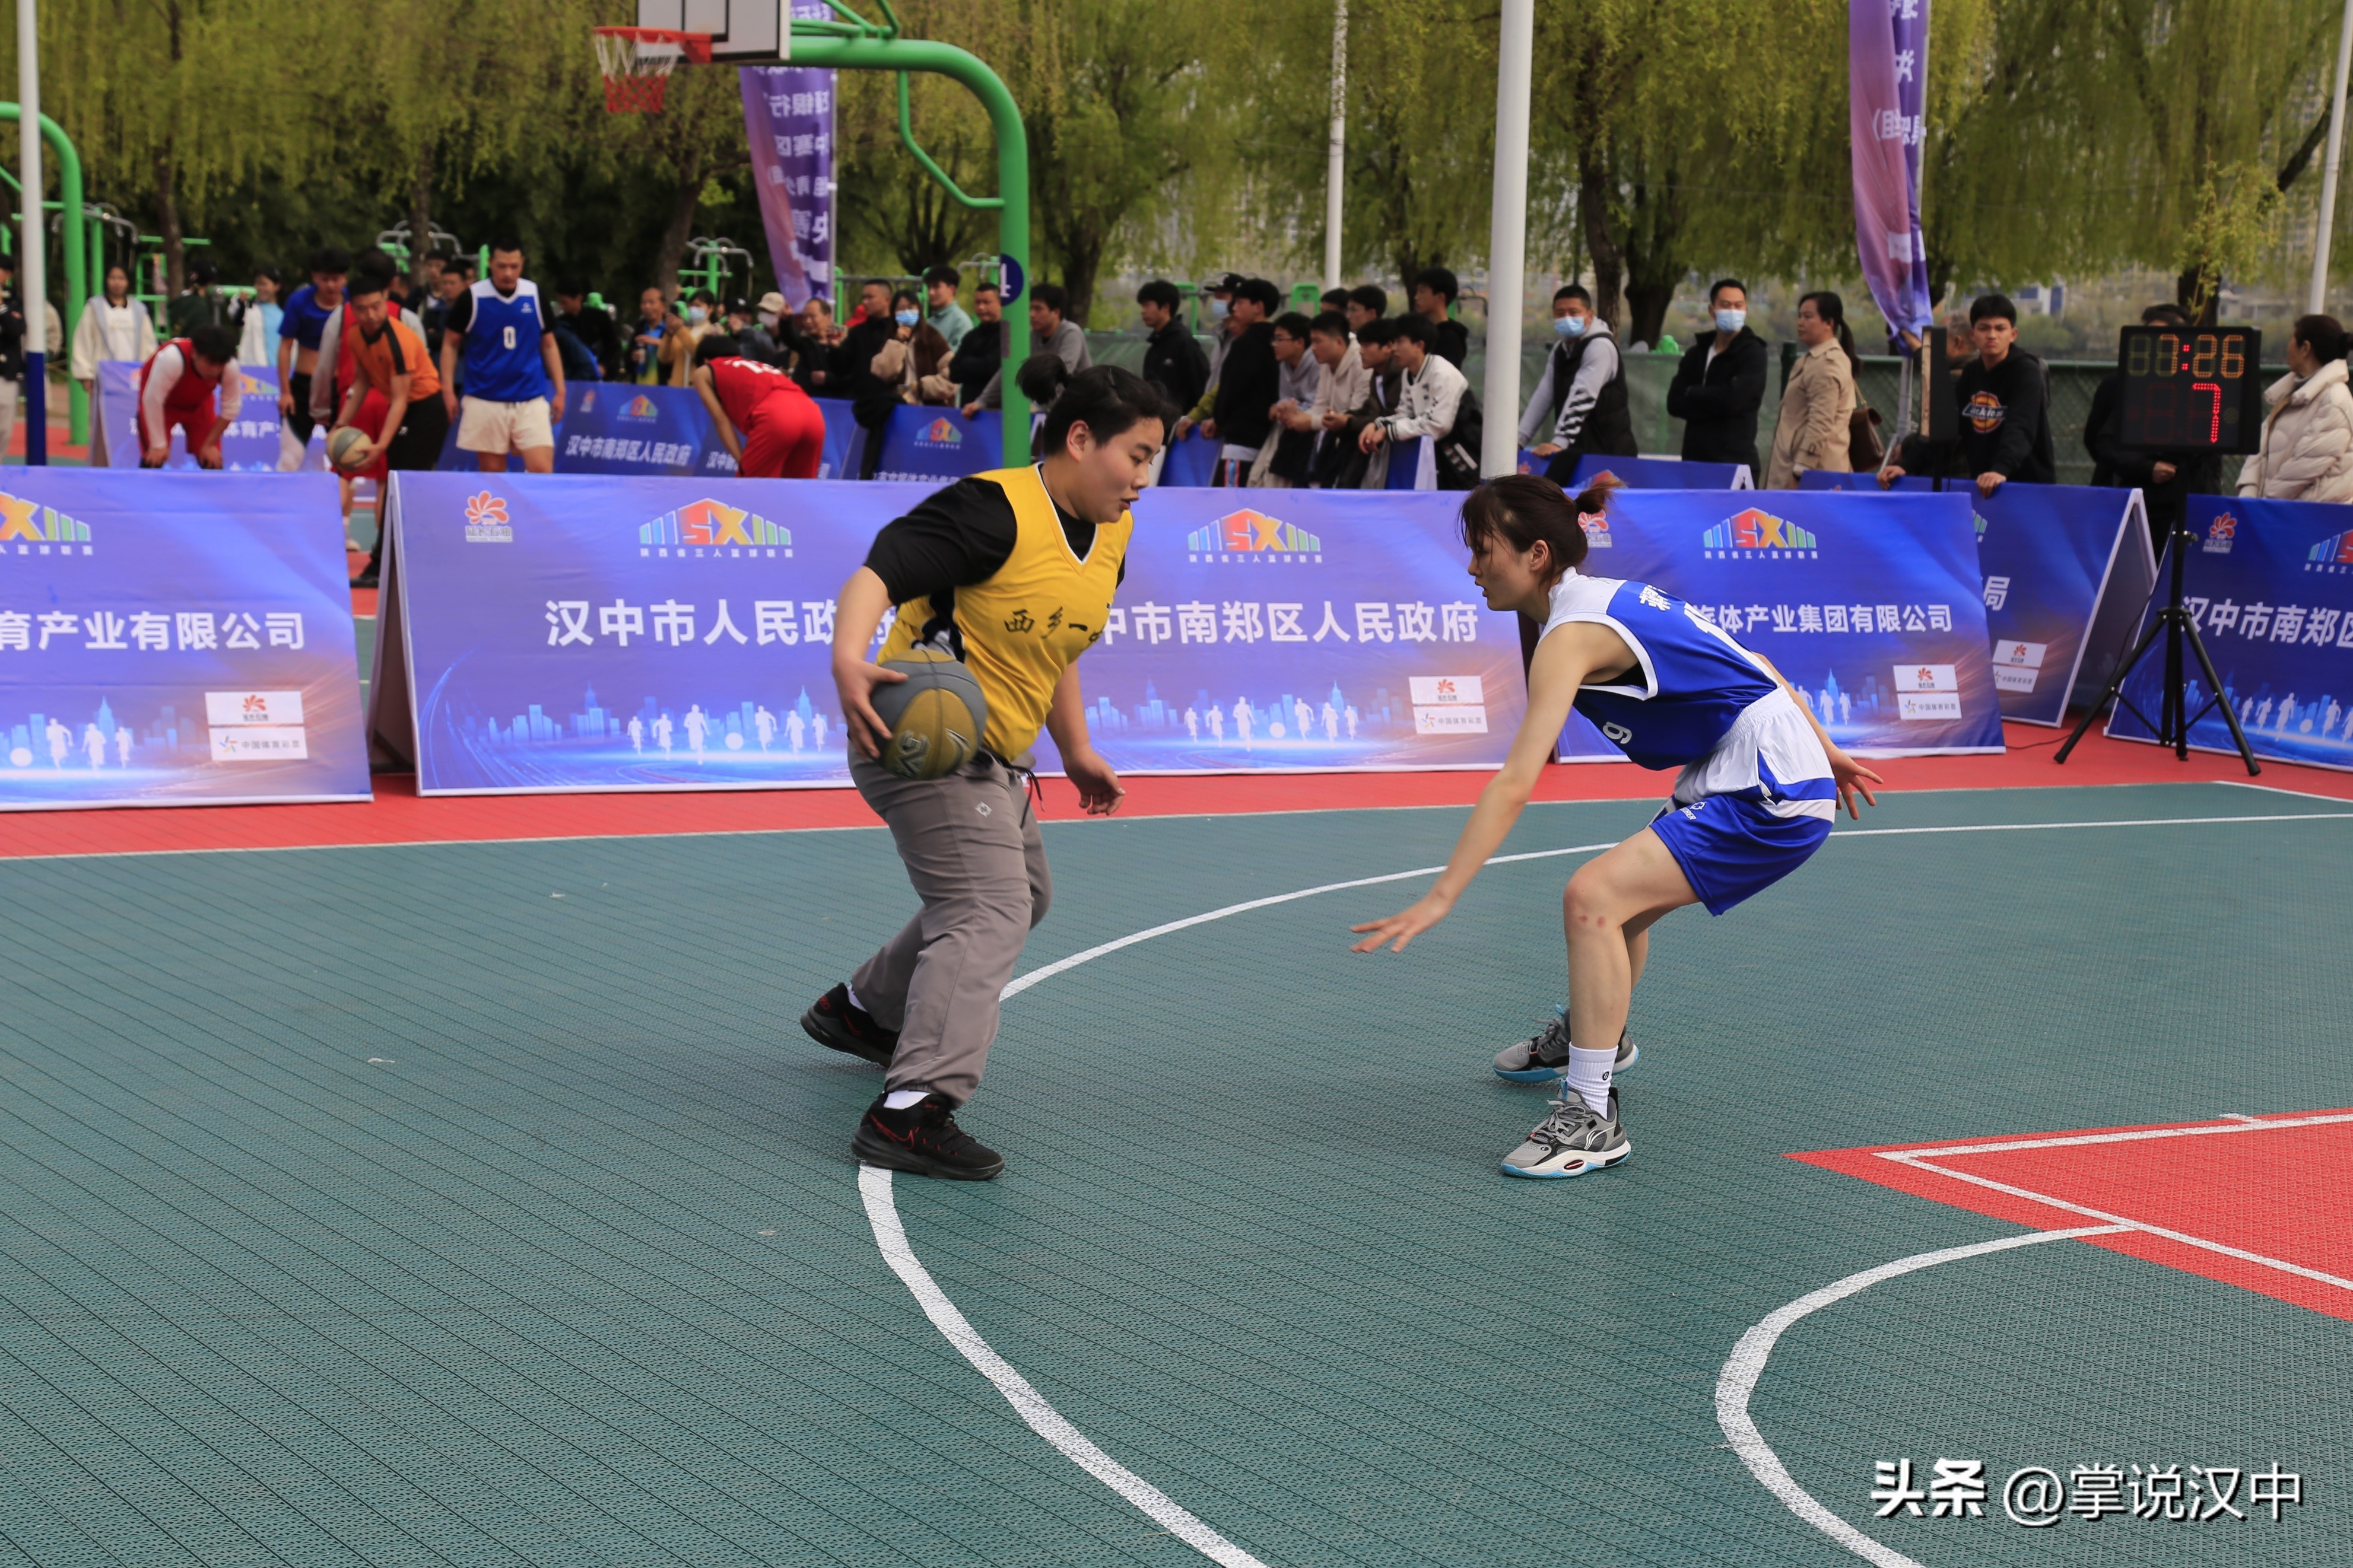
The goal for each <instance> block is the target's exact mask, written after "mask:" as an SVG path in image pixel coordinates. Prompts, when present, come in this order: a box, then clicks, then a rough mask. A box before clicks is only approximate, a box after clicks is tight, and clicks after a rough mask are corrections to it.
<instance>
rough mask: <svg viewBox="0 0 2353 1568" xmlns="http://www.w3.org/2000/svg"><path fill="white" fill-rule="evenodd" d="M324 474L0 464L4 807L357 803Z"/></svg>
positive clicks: (354, 684)
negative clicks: (1, 471)
mask: <svg viewBox="0 0 2353 1568" xmlns="http://www.w3.org/2000/svg"><path fill="white" fill-rule="evenodd" d="M337 510H338V508H337V503H336V497H335V484H334V481H333V480H332V479H329V478H327V477H326V476H324V475H313V474H283V475H272V476H271V477H269V478H268V479H259V478H253V477H245V478H239V477H237V476H234V475H224V474H196V473H188V474H182V473H136V472H133V473H118V472H115V471H113V470H111V469H106V468H11V469H9V470H8V471H7V476H6V478H5V479H0V810H37V809H45V808H59V807H72V806H100V805H234V804H242V803H251V802H260V801H332V800H365V799H367V798H368V772H367V753H366V750H365V746H364V742H363V739H362V731H361V722H360V720H361V715H360V679H359V658H358V649H357V646H356V644H355V643H354V641H353V629H352V605H351V595H350V591H349V589H348V587H347V586H346V583H345V573H346V571H347V568H346V566H345V563H344V558H343V528H342V525H341V523H340V522H339V521H337Z"/></svg>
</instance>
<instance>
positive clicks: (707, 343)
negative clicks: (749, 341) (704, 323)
mask: <svg viewBox="0 0 2353 1568" xmlns="http://www.w3.org/2000/svg"><path fill="white" fill-rule="evenodd" d="M743 357H744V345H743V344H741V343H739V342H736V341H735V340H734V339H733V338H731V337H729V336H728V335H727V334H726V333H725V332H710V333H706V334H705V335H704V337H703V340H702V342H699V343H697V344H695V345H694V363H696V364H698V365H706V364H709V363H711V362H712V360H715V359H742V358H743Z"/></svg>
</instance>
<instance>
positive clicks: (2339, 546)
mask: <svg viewBox="0 0 2353 1568" xmlns="http://www.w3.org/2000/svg"><path fill="white" fill-rule="evenodd" d="M2348 566H2353V528H2348V529H2347V530H2346V531H2344V532H2342V533H2332V534H2330V535H2329V536H2328V537H2327V538H2326V539H2324V540H2322V541H2321V542H2319V543H2317V544H2316V545H2314V546H2313V547H2312V548H2311V549H2310V550H2307V551H2306V552H2304V569H2305V570H2306V571H2307V572H2341V571H2343V570H2344V569H2345V568H2346V567H2348Z"/></svg>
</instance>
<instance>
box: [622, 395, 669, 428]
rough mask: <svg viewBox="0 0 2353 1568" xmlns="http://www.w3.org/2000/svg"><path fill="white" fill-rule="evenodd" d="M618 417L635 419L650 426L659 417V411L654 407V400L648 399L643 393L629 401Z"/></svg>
mask: <svg viewBox="0 0 2353 1568" xmlns="http://www.w3.org/2000/svg"><path fill="white" fill-rule="evenodd" d="M620 417H622V418H624V419H636V420H638V421H640V422H642V423H645V424H648V425H650V424H652V423H653V422H654V421H655V420H657V419H659V418H660V417H661V410H659V408H656V407H655V406H654V400H653V399H652V398H650V397H648V396H647V395H645V394H644V393H642V392H640V393H638V395H636V396H635V397H632V398H630V399H629V405H628V407H627V408H624V409H622V410H621V413H620Z"/></svg>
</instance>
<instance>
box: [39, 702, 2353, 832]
mask: <svg viewBox="0 0 2353 1568" xmlns="http://www.w3.org/2000/svg"><path fill="white" fill-rule="evenodd" d="M2006 728H2007V731H2008V739H2009V742H2010V745H2011V746H2012V747H2013V748H2018V749H2015V750H2012V751H2010V752H2007V753H2004V754H2002V755H2000V756H1982V757H1897V758H1889V759H1885V760H1882V761H1877V762H1874V763H1872V764H1871V765H1872V767H1873V769H1874V770H1875V771H1876V772H1878V773H1880V774H1882V775H1883V777H1884V778H1885V779H1886V780H1887V786H1888V788H1889V789H1890V790H1894V791H1902V790H1931V789H2015V788H2035V787H2040V788H2051V787H2053V786H2062V785H2075V786H2081V785H2089V784H2193V783H2201V782H2210V781H2214V780H2226V781H2227V780H2232V779H2236V780H2240V781H2244V780H2245V779H2246V777H2247V774H2246V770H2245V769H2244V768H2243V767H2242V766H2240V764H2239V762H2238V759H2237V758H2235V757H2229V758H2225V757H2213V756H2207V755H2205V754H2204V753H2202V752H2191V753H2190V754H2189V761H2188V762H2186V763H2179V762H2176V761H2175V760H2174V758H2173V753H2172V752H2168V751H2165V750H2163V749H2161V748H2159V747H2156V746H2146V745H2137V744H2134V743H2131V742H2123V741H2110V740H2107V739H2105V737H2103V736H2102V735H2100V734H2099V733H2098V732H2097V731H2094V732H2093V733H2092V734H2090V735H2087V736H2086V737H2084V743H2083V745H2082V746H2080V747H2078V748H2077V749H2076V752H2075V754H2074V755H2073V756H2072V757H2070V758H2069V759H2068V761H2067V764H2066V765H2065V766H2064V767H2054V766H2052V762H2051V754H2052V751H2053V750H2054V749H2056V747H2057V745H2058V742H2059V741H2060V739H2061V736H2062V733H2063V732H2060V731H2051V730H2045V729H2041V728H2037V727H2034V726H2031V725H2019V724H2013V725H2009V726H2007V727H2006ZM1488 777H1489V775H1488V774H1486V773H1272V774H1268V773H1260V774H1249V775H1235V774H1222V775H1219V776H1217V777H1208V778H1137V777H1131V778H1129V779H1128V780H1127V781H1126V783H1127V790H1128V794H1127V799H1126V801H1125V803H1124V805H1122V807H1121V810H1120V815H1121V816H1126V817H1133V816H1233V815H1240V814H1247V813H1254V812H1273V811H1333V810H1368V809H1377V808H1380V807H1398V806H1433V805H1470V804H1471V803H1472V801H1474V800H1476V799H1477V798H1478V796H1479V791H1480V788H1481V787H1482V785H1484V784H1486V782H1487V779H1488ZM1671 782H1672V775H1670V774H1667V773H1651V772H1648V771H1646V770H1644V769H1641V768H1638V767H1635V766H1634V765H1633V764H1631V763H1577V764H1572V765H1565V766H1564V765H1556V766H1552V767H1548V768H1546V770H1545V773H1544V777H1543V779H1542V780H1541V781H1540V782H1539V783H1538V784H1537V786H1536V792H1535V798H1536V799H1538V800H1544V801H1564V800H1659V799H1662V798H1664V796H1665V795H1666V793H1667V788H1668V785H1669V784H1670V783H1671ZM2255 782H2258V783H2261V784H2269V785H2272V786H2274V787H2275V788H2278V789H2283V790H2288V791H2292V792H2295V793H2298V794H2303V795H2319V796H2323V797H2326V798H2327V799H2331V800H2353V773H2331V772H2328V771H2327V770H2326V769H2320V768H2299V767H2290V766H2286V765H2283V764H2279V763H2264V764H2263V776H2262V778H2261V779H2260V780H2258V781H2255ZM1044 784H1045V795H1046V799H1045V805H1044V807H1043V809H1042V810H1041V811H1040V813H1039V815H1040V816H1043V817H1045V818H1046V820H1048V821H1050V822H1051V821H1067V820H1071V819H1073V818H1076V817H1078V816H1080V812H1079V808H1078V797H1077V795H1075V793H1074V792H1073V791H1072V790H1071V786H1070V785H1069V784H1066V783H1064V782H1063V781H1062V780H1060V779H1048V780H1046V781H1044ZM1868 815H1869V813H1868V812H1867V811H1866V813H1865V816H1868ZM875 826H881V824H880V822H879V821H878V820H877V818H876V817H875V816H874V814H873V813H871V812H870V811H868V810H867V809H866V803H865V802H864V801H862V800H860V798H859V796H858V792H857V791H855V790H850V789H786V790H738V791H723V792H713V793H707V794H679V795H669V794H648V795H443V796H439V797H438V798H434V799H430V800H428V799H425V798H422V797H420V796H419V795H417V781H416V779H415V778H413V777H411V776H409V775H407V774H401V773H379V774H378V775H376V778H375V800H374V801H372V802H363V803H357V804H353V805H239V806H147V807H139V808H135V809H117V810H108V811H37V812H0V858H10V857H16V856H37V855H152V854H157V853H163V852H169V851H174V850H181V851H186V850H206V849H215V850H217V849H290V848H310V847H330V846H336V845H362V844H426V843H453V842H455V843H491V842H497V841H500V840H505V839H522V838H585V837H637V836H639V835H660V834H672V833H779V832H790V831H794V830H796V829H807V828H839V827H875Z"/></svg>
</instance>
